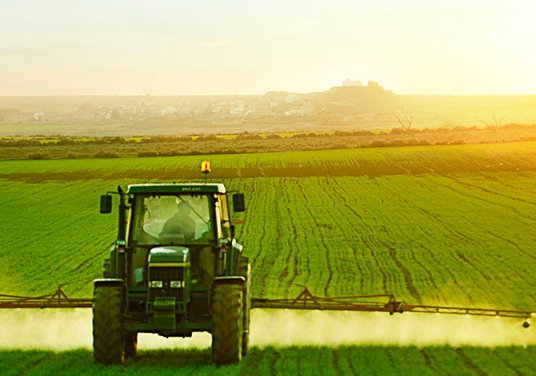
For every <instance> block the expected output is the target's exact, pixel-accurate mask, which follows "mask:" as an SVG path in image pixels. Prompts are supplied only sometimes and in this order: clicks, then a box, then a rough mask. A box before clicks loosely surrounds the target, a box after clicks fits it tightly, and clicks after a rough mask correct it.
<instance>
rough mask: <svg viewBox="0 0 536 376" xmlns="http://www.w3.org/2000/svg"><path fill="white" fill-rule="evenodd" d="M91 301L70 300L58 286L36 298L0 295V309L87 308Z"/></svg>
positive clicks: (91, 303)
mask: <svg viewBox="0 0 536 376" xmlns="http://www.w3.org/2000/svg"><path fill="white" fill-rule="evenodd" d="M92 306H93V300H92V299H71V298H69V297H67V295H66V294H65V293H64V292H63V290H62V289H61V286H58V289H57V290H56V292H55V293H53V294H49V295H43V296H37V297H29V296H17V295H0V308H89V307H92Z"/></svg>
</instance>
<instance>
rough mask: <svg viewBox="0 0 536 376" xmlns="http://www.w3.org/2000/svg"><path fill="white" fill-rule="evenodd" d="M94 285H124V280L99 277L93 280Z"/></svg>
mask: <svg viewBox="0 0 536 376" xmlns="http://www.w3.org/2000/svg"><path fill="white" fill-rule="evenodd" d="M93 283H94V285H95V287H104V286H124V285H125V280H124V279H120V278H100V279H96V280H95V281H93Z"/></svg>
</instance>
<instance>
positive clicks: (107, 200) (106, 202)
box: [100, 195, 112, 214]
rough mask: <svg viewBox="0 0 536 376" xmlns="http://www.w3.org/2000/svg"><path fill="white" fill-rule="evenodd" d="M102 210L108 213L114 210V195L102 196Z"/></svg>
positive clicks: (103, 212)
mask: <svg viewBox="0 0 536 376" xmlns="http://www.w3.org/2000/svg"><path fill="white" fill-rule="evenodd" d="M100 212H101V213H102V214H107V213H111V212H112V196H110V195H103V196H100Z"/></svg>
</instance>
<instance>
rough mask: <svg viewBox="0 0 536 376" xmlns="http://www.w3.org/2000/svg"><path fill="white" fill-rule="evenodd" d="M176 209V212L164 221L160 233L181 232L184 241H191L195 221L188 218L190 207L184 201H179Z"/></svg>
mask: <svg viewBox="0 0 536 376" xmlns="http://www.w3.org/2000/svg"><path fill="white" fill-rule="evenodd" d="M178 209H179V211H178V213H176V214H175V215H174V216H173V217H171V218H170V219H168V220H167V221H166V224H165V225H164V228H163V229H162V235H163V234H181V235H184V240H185V241H186V242H192V241H193V240H194V237H195V221H194V220H193V219H191V218H190V213H191V212H192V209H191V208H190V205H189V204H188V203H187V202H186V201H181V202H180V203H179V205H178Z"/></svg>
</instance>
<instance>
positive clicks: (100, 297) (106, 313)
mask: <svg viewBox="0 0 536 376" xmlns="http://www.w3.org/2000/svg"><path fill="white" fill-rule="evenodd" d="M122 291H123V289H122V287H120V286H117V287H116V286H100V287H95V292H94V294H93V356H94V357H95V360H96V361H97V362H99V363H103V364H123V362H124V361H125V348H124V338H123V336H122V335H121V307H122Z"/></svg>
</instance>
